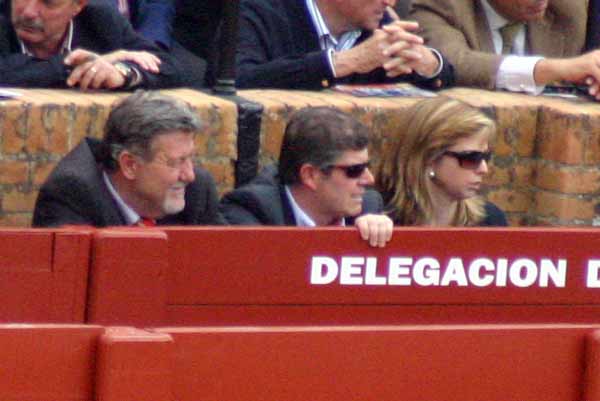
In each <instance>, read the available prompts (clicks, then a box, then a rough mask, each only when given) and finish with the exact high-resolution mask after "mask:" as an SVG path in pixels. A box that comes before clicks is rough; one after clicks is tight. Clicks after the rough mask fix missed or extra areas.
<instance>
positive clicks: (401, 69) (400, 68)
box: [383, 57, 413, 77]
mask: <svg viewBox="0 0 600 401" xmlns="http://www.w3.org/2000/svg"><path fill="white" fill-rule="evenodd" d="M383 69H384V70H385V71H386V74H387V76H388V77H397V76H398V75H403V74H410V73H411V72H413V69H412V67H411V66H410V65H408V64H407V63H406V60H404V59H403V58H402V57H396V58H393V59H392V60H390V61H387V62H385V63H384V64H383Z"/></svg>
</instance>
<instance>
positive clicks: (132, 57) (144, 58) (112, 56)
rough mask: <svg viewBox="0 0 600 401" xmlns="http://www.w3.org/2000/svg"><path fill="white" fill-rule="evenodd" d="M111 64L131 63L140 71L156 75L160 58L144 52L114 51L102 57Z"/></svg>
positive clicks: (158, 70)
mask: <svg viewBox="0 0 600 401" xmlns="http://www.w3.org/2000/svg"><path fill="white" fill-rule="evenodd" d="M103 57H105V58H106V60H108V61H109V62H110V63H111V64H115V63H117V62H120V61H131V62H133V63H135V64H137V65H138V66H139V67H140V68H141V69H142V70H145V71H148V72H152V73H154V74H158V73H159V72H160V63H161V61H160V58H158V57H157V56H155V55H154V54H152V53H148V52H145V51H129V50H116V51H114V52H112V53H108V54H105V55H103Z"/></svg>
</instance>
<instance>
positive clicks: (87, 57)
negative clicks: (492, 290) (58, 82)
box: [64, 49, 96, 66]
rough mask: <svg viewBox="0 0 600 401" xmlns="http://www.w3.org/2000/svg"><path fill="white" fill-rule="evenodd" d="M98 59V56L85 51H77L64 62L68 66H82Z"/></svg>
mask: <svg viewBox="0 0 600 401" xmlns="http://www.w3.org/2000/svg"><path fill="white" fill-rule="evenodd" d="M95 58H96V54H95V53H92V52H90V51H87V50H84V49H75V50H73V51H72V52H70V53H69V54H68V55H67V56H66V57H65V60H64V63H65V64H66V65H75V66H77V65H80V64H83V63H86V62H89V61H92V60H93V59H95Z"/></svg>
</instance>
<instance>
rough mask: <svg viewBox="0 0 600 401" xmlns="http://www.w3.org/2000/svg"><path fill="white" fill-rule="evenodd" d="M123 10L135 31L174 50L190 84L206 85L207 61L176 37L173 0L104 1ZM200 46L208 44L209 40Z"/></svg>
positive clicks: (160, 45)
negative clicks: (174, 34)
mask: <svg viewBox="0 0 600 401" xmlns="http://www.w3.org/2000/svg"><path fill="white" fill-rule="evenodd" d="M102 1H104V2H105V3H106V4H109V5H111V6H112V7H114V8H115V9H116V10H118V11H119V13H120V14H121V15H123V16H124V17H125V18H126V19H127V20H129V22H130V23H131V26H132V27H133V29H135V31H136V32H137V33H138V34H140V35H141V36H143V37H144V38H145V39H147V40H149V41H150V42H152V43H154V44H155V45H157V46H158V47H160V48H161V49H162V50H165V51H168V52H170V54H171V56H172V57H174V58H175V59H177V61H178V62H179V63H180V64H181V66H182V68H184V70H185V71H186V77H187V81H186V82H185V85H186V86H193V87H201V86H204V85H203V84H204V74H205V72H206V61H205V60H204V59H202V58H200V57H196V56H195V55H194V54H192V53H191V52H190V51H188V50H186V49H185V48H183V46H181V45H180V44H179V43H177V41H175V40H174V39H173V37H172V32H173V19H174V18H175V4H174V3H173V0H102ZM199 45H201V46H202V45H204V46H207V44H206V43H200V44H199Z"/></svg>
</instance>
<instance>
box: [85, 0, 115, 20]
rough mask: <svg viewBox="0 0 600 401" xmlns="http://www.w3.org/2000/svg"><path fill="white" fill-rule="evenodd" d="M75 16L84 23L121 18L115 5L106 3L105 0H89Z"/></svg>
mask: <svg viewBox="0 0 600 401" xmlns="http://www.w3.org/2000/svg"><path fill="white" fill-rule="evenodd" d="M75 18H76V19H78V20H81V21H84V22H86V23H92V22H96V23H97V22H99V21H119V20H122V17H121V15H120V14H119V11H118V10H117V9H116V7H113V6H111V5H110V4H108V3H107V2H106V0H90V1H89V2H88V4H87V5H86V6H85V8H84V9H83V10H81V12H80V13H79V14H78V15H77V17H75Z"/></svg>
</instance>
